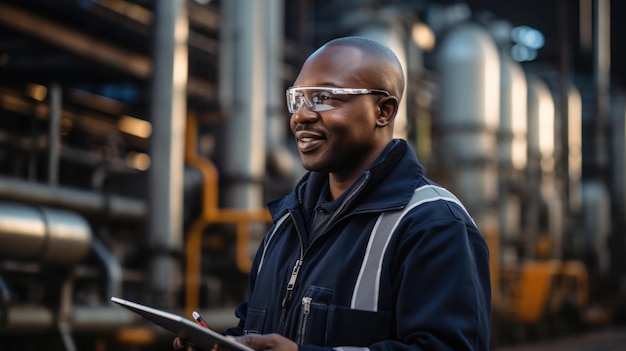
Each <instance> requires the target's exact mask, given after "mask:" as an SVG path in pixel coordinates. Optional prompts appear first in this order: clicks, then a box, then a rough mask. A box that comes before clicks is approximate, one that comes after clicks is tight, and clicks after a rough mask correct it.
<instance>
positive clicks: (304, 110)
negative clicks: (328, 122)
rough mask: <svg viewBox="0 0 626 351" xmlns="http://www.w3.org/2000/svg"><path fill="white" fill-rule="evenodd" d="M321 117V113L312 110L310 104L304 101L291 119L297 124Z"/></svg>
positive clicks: (311, 121)
mask: <svg viewBox="0 0 626 351" xmlns="http://www.w3.org/2000/svg"><path fill="white" fill-rule="evenodd" d="M318 118H319V114H318V113H317V112H315V111H312V110H311V109H310V108H309V106H308V105H307V104H306V103H304V104H301V105H300V107H298V109H297V110H296V112H294V113H293V114H292V115H291V121H292V122H293V123H296V124H300V123H313V122H315V121H316V120H317V119H318Z"/></svg>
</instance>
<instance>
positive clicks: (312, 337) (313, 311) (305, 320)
mask: <svg viewBox="0 0 626 351" xmlns="http://www.w3.org/2000/svg"><path fill="white" fill-rule="evenodd" d="M332 292H333V291H332V289H327V288H323V287H319V286H310V287H309V288H308V289H307V290H306V293H305V295H304V297H303V298H302V300H301V304H300V315H299V319H298V329H297V331H296V343H298V344H316V345H326V339H327V328H326V325H327V324H328V308H329V305H330V302H331V301H332Z"/></svg>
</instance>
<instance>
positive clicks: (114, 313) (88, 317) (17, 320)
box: [0, 305, 142, 335]
mask: <svg viewBox="0 0 626 351" xmlns="http://www.w3.org/2000/svg"><path fill="white" fill-rule="evenodd" d="M6 317H7V318H6V323H5V324H4V325H0V335H3V334H4V335H14V334H18V333H34V332H42V331H47V330H51V329H52V328H53V327H54V326H55V323H56V322H55V312H54V311H53V310H52V309H50V308H48V307H44V306H32V305H29V306H10V307H9V308H8V309H7V316H6ZM140 321H142V318H141V317H140V316H139V315H137V314H135V313H132V312H130V311H127V310H125V309H123V308H120V307H119V306H73V307H72V310H71V312H70V314H69V318H68V323H69V326H70V327H71V330H72V332H110V331H115V330H118V329H120V328H121V327H123V326H128V325H132V324H135V323H137V322H140Z"/></svg>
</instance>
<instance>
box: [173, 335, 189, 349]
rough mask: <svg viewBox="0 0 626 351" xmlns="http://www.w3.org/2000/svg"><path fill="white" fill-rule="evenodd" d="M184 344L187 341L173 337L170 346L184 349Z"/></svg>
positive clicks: (185, 344)
mask: <svg viewBox="0 0 626 351" xmlns="http://www.w3.org/2000/svg"><path fill="white" fill-rule="evenodd" d="M186 346H187V343H186V342H185V340H183V339H181V338H179V337H176V338H174V341H172V347H173V348H174V350H184V349H185V347H186Z"/></svg>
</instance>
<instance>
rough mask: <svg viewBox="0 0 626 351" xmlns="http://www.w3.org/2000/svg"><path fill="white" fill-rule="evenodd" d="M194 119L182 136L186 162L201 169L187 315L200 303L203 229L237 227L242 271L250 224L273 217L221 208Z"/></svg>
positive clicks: (190, 238) (189, 251)
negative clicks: (201, 186) (227, 225)
mask: <svg viewBox="0 0 626 351" xmlns="http://www.w3.org/2000/svg"><path fill="white" fill-rule="evenodd" d="M197 129H198V128H197V120H196V118H195V116H193V115H190V116H188V118H187V130H186V138H185V163H186V164H188V165H189V166H191V167H195V168H196V169H198V170H199V171H200V172H201V173H202V177H203V180H204V181H203V185H204V186H203V191H202V212H201V214H200V216H199V217H198V218H197V219H196V220H195V221H194V222H193V224H192V225H191V226H190V229H189V231H188V233H187V241H186V246H185V247H186V249H185V251H186V258H187V265H186V283H185V296H186V299H185V312H186V313H187V315H190V314H191V312H192V311H193V310H194V309H196V308H197V307H198V305H199V301H200V298H199V287H200V276H201V274H202V272H201V265H200V263H201V258H202V236H203V234H204V230H205V229H206V228H207V227H208V226H210V225H213V224H234V225H235V226H236V228H237V240H236V243H237V244H236V263H237V268H238V269H239V270H240V271H241V272H244V273H247V272H249V270H250V266H251V263H252V262H251V256H250V224H251V223H255V222H256V223H269V222H271V220H272V218H271V216H270V214H269V212H268V211H267V209H265V208H262V209H258V210H245V209H242V210H240V209H220V208H219V205H218V194H219V181H218V179H219V178H218V172H217V169H216V167H215V165H214V164H213V163H212V162H210V161H209V160H208V159H206V158H204V157H202V156H200V155H198V153H197V150H196V147H197Z"/></svg>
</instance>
